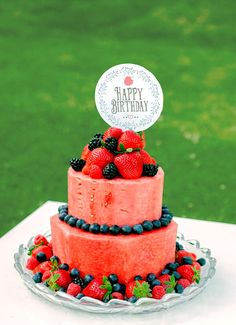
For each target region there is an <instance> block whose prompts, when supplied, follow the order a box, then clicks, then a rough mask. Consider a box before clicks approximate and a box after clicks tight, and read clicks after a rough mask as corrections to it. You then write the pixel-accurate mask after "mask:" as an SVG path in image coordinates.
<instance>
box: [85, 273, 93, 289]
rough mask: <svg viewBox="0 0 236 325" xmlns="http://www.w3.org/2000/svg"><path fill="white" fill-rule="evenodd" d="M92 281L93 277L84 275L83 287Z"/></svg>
mask: <svg viewBox="0 0 236 325" xmlns="http://www.w3.org/2000/svg"><path fill="white" fill-rule="evenodd" d="M93 279H94V277H93V276H92V275H91V274H86V275H85V277H84V285H85V286H87V285H88V284H89V282H91V281H92V280H93Z"/></svg>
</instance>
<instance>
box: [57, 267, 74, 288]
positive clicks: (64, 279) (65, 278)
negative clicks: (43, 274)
mask: <svg viewBox="0 0 236 325" xmlns="http://www.w3.org/2000/svg"><path fill="white" fill-rule="evenodd" d="M55 274H59V275H60V277H59V278H58V279H57V280H56V283H57V284H58V285H59V286H60V287H62V288H67V287H68V285H69V284H70V283H71V277H70V273H69V272H67V271H65V270H57V271H55V272H54V275H55Z"/></svg>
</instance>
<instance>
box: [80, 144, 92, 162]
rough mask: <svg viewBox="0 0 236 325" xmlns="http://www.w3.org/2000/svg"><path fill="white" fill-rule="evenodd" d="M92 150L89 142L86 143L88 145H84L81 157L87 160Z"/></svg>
mask: <svg viewBox="0 0 236 325" xmlns="http://www.w3.org/2000/svg"><path fill="white" fill-rule="evenodd" d="M90 153H91V151H90V150H89V148H88V144H86V146H85V147H84V149H83V151H82V154H81V159H83V160H87V159H88V157H89V155H90Z"/></svg>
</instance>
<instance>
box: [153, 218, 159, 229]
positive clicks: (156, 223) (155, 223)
mask: <svg viewBox="0 0 236 325" xmlns="http://www.w3.org/2000/svg"><path fill="white" fill-rule="evenodd" d="M152 224H153V228H154V229H159V228H161V222H160V220H153V221H152Z"/></svg>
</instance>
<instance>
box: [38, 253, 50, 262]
mask: <svg viewBox="0 0 236 325" xmlns="http://www.w3.org/2000/svg"><path fill="white" fill-rule="evenodd" d="M36 258H37V260H38V261H39V262H40V263H41V262H45V261H46V260H47V256H46V254H45V253H43V252H39V253H38V254H37V255H36Z"/></svg>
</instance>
